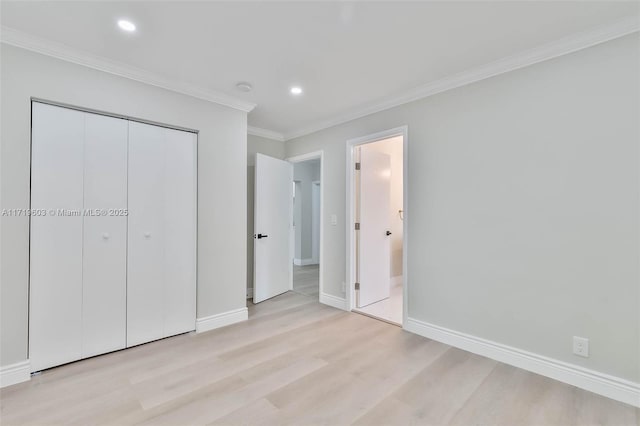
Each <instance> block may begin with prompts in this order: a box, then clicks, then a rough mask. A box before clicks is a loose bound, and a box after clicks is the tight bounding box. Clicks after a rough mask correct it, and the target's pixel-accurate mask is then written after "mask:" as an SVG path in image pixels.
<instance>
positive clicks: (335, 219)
mask: <svg viewBox="0 0 640 426" xmlns="http://www.w3.org/2000/svg"><path fill="white" fill-rule="evenodd" d="M337 224H338V215H336V214H335V213H334V214H332V215H331V225H333V226H336V225H337Z"/></svg>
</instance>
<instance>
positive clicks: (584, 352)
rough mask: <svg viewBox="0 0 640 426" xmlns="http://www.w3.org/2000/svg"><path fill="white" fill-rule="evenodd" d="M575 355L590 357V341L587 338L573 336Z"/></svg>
mask: <svg viewBox="0 0 640 426" xmlns="http://www.w3.org/2000/svg"><path fill="white" fill-rule="evenodd" d="M573 353H574V355H578V356H582V357H585V358H588V357H589V339H587V338H585V337H578V336H573Z"/></svg>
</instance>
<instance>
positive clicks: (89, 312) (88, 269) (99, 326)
mask: <svg viewBox="0 0 640 426" xmlns="http://www.w3.org/2000/svg"><path fill="white" fill-rule="evenodd" d="M84 115H85V142H84V161H85V166H84V208H85V210H86V213H85V216H84V218H83V220H84V233H83V234H84V235H83V240H84V242H83V253H82V258H83V259H82V264H83V265H82V266H83V268H82V274H83V276H82V281H83V288H82V357H83V358H86V357H90V356H94V355H98V354H102V353H105V352H110V351H114V350H117V349H122V348H124V347H125V346H126V332H127V324H126V320H127V312H126V310H127V216H126V209H127V139H128V134H127V132H128V121H127V120H123V119H119V118H113V117H106V116H103V115H97V114H88V113H85V114H84ZM98 212H99V214H98ZM104 213H106V214H104Z"/></svg>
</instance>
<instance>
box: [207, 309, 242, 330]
mask: <svg viewBox="0 0 640 426" xmlns="http://www.w3.org/2000/svg"><path fill="white" fill-rule="evenodd" d="M247 319H249V311H248V310H247V308H240V309H235V310H233V311H229V312H223V313H221V314H216V315H211V316H209V317H204V318H198V319H196V333H204V332H205V331H209V330H215V329H216V328H220V327H224V326H226V325H231V324H235V323H237V322H242V321H246V320H247Z"/></svg>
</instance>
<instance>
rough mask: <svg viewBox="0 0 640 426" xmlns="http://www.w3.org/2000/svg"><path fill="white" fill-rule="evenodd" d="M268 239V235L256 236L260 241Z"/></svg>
mask: <svg viewBox="0 0 640 426" xmlns="http://www.w3.org/2000/svg"><path fill="white" fill-rule="evenodd" d="M267 237H268V235H266V234H258V235H257V236H256V238H257V239H259V240H260V239H262V238H267Z"/></svg>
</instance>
